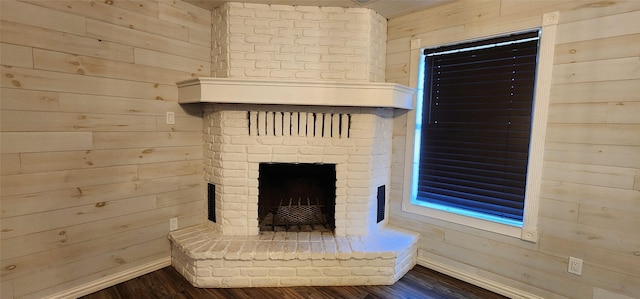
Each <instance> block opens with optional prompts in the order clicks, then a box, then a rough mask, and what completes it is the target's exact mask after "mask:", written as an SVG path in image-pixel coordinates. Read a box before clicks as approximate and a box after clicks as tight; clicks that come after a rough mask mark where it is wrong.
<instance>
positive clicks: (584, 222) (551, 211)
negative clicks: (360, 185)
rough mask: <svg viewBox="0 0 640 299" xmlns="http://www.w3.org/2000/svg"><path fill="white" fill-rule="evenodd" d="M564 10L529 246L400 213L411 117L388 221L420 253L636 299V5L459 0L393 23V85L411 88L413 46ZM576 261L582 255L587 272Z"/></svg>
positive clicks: (483, 273) (400, 125) (639, 122)
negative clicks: (573, 268)
mask: <svg viewBox="0 0 640 299" xmlns="http://www.w3.org/2000/svg"><path fill="white" fill-rule="evenodd" d="M554 11H559V12H560V18H559V24H558V27H557V30H558V31H557V39H556V43H555V54H554V65H553V75H552V87H551V102H550V107H549V118H548V124H547V128H548V129H547V138H546V144H545V156H544V165H543V182H542V184H543V185H542V194H541V199H540V213H539V221H538V226H539V227H538V229H539V234H540V240H539V242H538V243H529V242H525V241H521V240H519V239H515V238H510V237H505V236H501V235H496V234H493V233H489V232H486V231H480V230H476V229H473V228H469V227H463V226H458V225H454V224H451V223H447V222H444V221H437V220H433V219H428V218H425V217H420V216H416V215H413V214H409V213H404V212H402V211H401V210H400V200H401V198H402V180H403V178H402V173H403V168H404V167H405V165H403V163H404V162H403V160H404V154H403V153H404V137H405V128H406V116H405V115H404V114H399V115H398V116H397V117H396V122H395V129H394V131H395V136H394V152H395V153H396V155H395V156H394V164H393V165H394V169H393V177H394V178H393V186H392V187H393V191H392V196H391V198H392V199H394V200H395V201H394V202H393V203H392V206H391V210H392V216H391V220H390V221H391V223H393V224H397V225H401V226H405V227H407V228H419V229H420V231H421V233H422V240H421V244H420V258H421V259H425V260H429V261H435V262H438V263H441V264H444V265H447V266H448V267H451V268H453V269H457V270H459V271H462V272H466V273H469V274H470V275H477V276H479V277H482V278H485V279H489V280H492V281H495V282H499V283H503V284H505V285H508V286H511V287H514V288H516V289H520V290H524V291H527V292H530V293H533V294H536V295H539V296H542V297H543V298H629V297H631V298H640V230H639V229H638V228H639V227H640V217H639V216H638V215H640V191H639V190H640V59H639V58H640V2H639V1H627V2H621V1H586V0H581V1H511V0H487V1H457V2H454V3H451V4H448V5H443V6H439V7H435V8H433V9H429V10H426V11H422V12H418V13H414V14H411V15H407V16H404V17H399V18H396V19H392V20H389V30H388V36H389V40H388V50H387V80H388V81H391V82H397V83H401V84H406V85H409V84H410V82H409V61H410V55H409V42H410V40H412V39H415V38H421V39H427V40H429V42H430V43H431V42H433V41H434V40H439V41H443V42H453V41H455V40H456V39H459V40H464V39H468V38H469V37H470V36H474V35H477V34H479V33H485V34H489V33H491V34H496V33H499V32H509V31H512V30H517V29H523V28H527V27H532V26H534V25H535V24H536V23H538V24H539V23H540V18H541V16H542V14H544V13H548V12H554ZM568 256H575V257H578V258H581V259H584V269H583V275H582V276H576V275H573V274H569V273H567V263H568V262H567V260H568Z"/></svg>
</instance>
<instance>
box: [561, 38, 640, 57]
mask: <svg viewBox="0 0 640 299" xmlns="http://www.w3.org/2000/svg"><path fill="white" fill-rule="evenodd" d="M638 40H640V34H629V35H620V36H614V37H608V38H599V39H592V40H586V41H581V42H575V43H566V44H559V45H556V49H555V53H554V60H553V62H554V63H555V64H562V63H574V62H580V61H593V60H604V59H614V58H624V57H638V56H640V49H638V48H637V47H629V45H631V44H633V43H634V42H637V41H638Z"/></svg>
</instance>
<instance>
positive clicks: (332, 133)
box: [247, 111, 351, 138]
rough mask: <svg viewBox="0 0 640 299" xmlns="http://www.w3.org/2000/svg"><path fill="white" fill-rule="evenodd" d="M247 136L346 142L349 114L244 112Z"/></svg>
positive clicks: (348, 133) (348, 129) (348, 132)
mask: <svg viewBox="0 0 640 299" xmlns="http://www.w3.org/2000/svg"><path fill="white" fill-rule="evenodd" d="M247 121H248V124H249V126H248V127H249V135H252V136H302V137H326V138H349V137H350V130H351V114H346V113H316V112H274V111H247Z"/></svg>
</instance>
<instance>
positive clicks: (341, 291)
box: [81, 266, 506, 299]
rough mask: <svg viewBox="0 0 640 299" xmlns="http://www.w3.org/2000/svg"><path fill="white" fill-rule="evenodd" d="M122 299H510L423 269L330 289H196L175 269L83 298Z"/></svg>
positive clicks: (417, 268) (136, 279) (419, 268)
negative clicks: (384, 282)
mask: <svg viewBox="0 0 640 299" xmlns="http://www.w3.org/2000/svg"><path fill="white" fill-rule="evenodd" d="M103 298H110V299H119V298H140V299H158V298H172V299H181V298H185V299H186V298H194V299H195V298H208V299H209V298H211V299H218V298H220V299H228V298H238V299H241V298H261V299H263V298H264V299H271V298H273V299H283V298H285V299H298V298H300V299H301V298H306V299H340V298H344V299H352V298H360V299H382V298H407V299H409V298H411V299H413V298H425V299H426V298H428V299H481V298H482V299H499V298H506V297H503V296H501V295H499V294H495V293H493V292H490V291H488V290H485V289H482V288H479V287H477V286H474V285H471V284H468V283H466V282H463V281H460V280H457V279H455V278H452V277H449V276H446V275H444V274H441V273H438V272H436V271H433V270H430V269H427V268H425V267H422V266H415V267H414V268H413V269H412V270H411V271H409V273H407V275H405V276H404V277H403V278H402V279H400V280H399V281H398V282H396V283H395V284H394V285H391V286H328V287H287V288H228V289H227V288H225V289H217V288H209V289H201V288H196V287H194V286H192V285H191V284H190V283H189V282H188V281H187V280H186V279H184V277H182V276H181V275H180V273H178V272H177V271H176V270H175V269H174V268H173V267H166V268H163V269H160V270H158V271H154V272H152V273H149V274H147V275H143V276H140V277H138V278H135V279H132V280H129V281H126V282H123V283H120V284H118V285H115V286H112V287H109V288H106V289H104V290H101V291H98V292H95V293H93V294H89V295H87V296H84V297H81V299H103Z"/></svg>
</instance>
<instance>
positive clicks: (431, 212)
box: [402, 201, 536, 242]
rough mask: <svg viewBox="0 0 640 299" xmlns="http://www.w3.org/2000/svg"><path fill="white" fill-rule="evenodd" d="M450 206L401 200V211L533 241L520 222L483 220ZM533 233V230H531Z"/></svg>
mask: <svg viewBox="0 0 640 299" xmlns="http://www.w3.org/2000/svg"><path fill="white" fill-rule="evenodd" d="M453 210H454V209H452V208H450V207H445V206H440V205H433V204H429V203H423V202H415V201H411V202H406V201H405V202H403V203H402V211H403V212H407V213H412V214H417V215H420V216H425V217H429V218H433V219H438V220H442V221H446V222H451V223H454V224H458V225H464V226H468V227H472V228H476V229H481V230H485V231H489V232H492V233H496V234H501V235H506V236H510V237H514V238H519V239H523V240H526V241H532V242H535V241H536V240H535V238H527V235H528V234H531V233H532V232H528V231H525V230H523V229H522V227H521V226H522V224H520V225H519V226H514V225H512V224H506V223H502V222H495V221H489V220H484V219H480V218H476V217H471V216H468V215H462V214H460V213H456V212H454V211H453ZM533 233H535V232H533Z"/></svg>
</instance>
